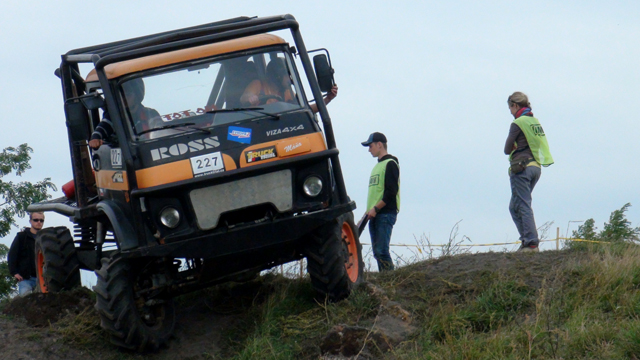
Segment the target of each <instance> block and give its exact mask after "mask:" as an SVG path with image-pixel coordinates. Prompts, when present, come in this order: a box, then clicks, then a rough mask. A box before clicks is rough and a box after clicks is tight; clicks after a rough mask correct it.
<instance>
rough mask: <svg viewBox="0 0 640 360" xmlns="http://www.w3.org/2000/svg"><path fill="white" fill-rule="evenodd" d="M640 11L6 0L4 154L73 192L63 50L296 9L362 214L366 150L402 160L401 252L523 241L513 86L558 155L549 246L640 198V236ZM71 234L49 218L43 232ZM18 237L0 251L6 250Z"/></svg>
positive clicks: (545, 213) (539, 190) (600, 4)
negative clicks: (323, 78) (513, 197)
mask: <svg viewBox="0 0 640 360" xmlns="http://www.w3.org/2000/svg"><path fill="white" fill-rule="evenodd" d="M230 4H232V5H230ZM639 10H640V3H639V2H633V1H609V2H604V1H584V0H582V1H528V2H520V1H482V2H480V1H467V2H464V1H424V0H423V1H394V2H387V1H385V2H382V1H313V2H310V1H278V2H274V1H233V2H230V1H188V0H183V1H136V2H132V1H105V2H86V1H63V2H50V1H30V2H17V1H3V2H2V3H1V4H0V14H1V15H0V18H1V20H2V21H0V33H1V34H2V36H1V37H0V49H1V51H2V55H0V77H1V79H2V82H3V85H4V86H3V90H2V93H1V94H2V96H0V111H1V114H2V120H1V121H2V128H1V130H0V148H4V147H7V146H17V145H19V144H22V143H28V144H29V145H30V146H31V147H33V149H34V153H33V158H32V161H31V164H32V167H33V168H32V169H31V170H29V171H28V172H27V173H26V174H25V175H24V176H23V178H22V179H17V180H29V181H37V180H41V179H42V178H44V177H51V179H52V181H53V182H54V183H56V184H57V185H58V186H61V185H62V184H64V183H65V182H67V181H68V180H70V179H72V173H71V167H70V160H69V150H68V145H67V135H66V128H65V119H64V112H63V106H62V95H61V88H60V82H59V80H58V79H57V78H56V77H55V76H54V75H53V71H54V69H55V68H56V67H57V66H59V64H60V55H61V54H63V53H65V52H67V51H69V50H71V49H75V48H79V47H84V46H90V45H95V44H100V43H105V42H110V41H116V40H121V39H127V38H131V37H136V36H142V35H147V34H150V33H157V32H162V31H167V30H172V29H177V28H182V27H187V26H193V25H198V24H203V23H208V22H213V21H217V20H223V19H227V18H231V17H236V16H241V15H247V16H268V15H278V14H285V13H290V14H293V15H294V16H295V17H296V18H297V20H298V22H299V23H300V29H301V31H302V35H303V38H304V39H305V42H306V45H307V48H309V49H313V48H320V47H325V48H327V49H329V51H330V53H331V59H332V62H333V66H334V68H335V71H336V73H335V79H336V82H337V83H338V85H339V87H340V90H339V96H338V98H336V99H335V100H334V101H333V102H332V103H331V104H330V106H329V112H330V114H331V117H332V120H333V126H334V130H335V133H336V138H337V143H338V148H339V149H340V156H341V162H342V166H343V172H344V176H345V181H346V184H347V191H348V193H349V195H350V196H351V198H352V199H354V200H356V202H357V204H358V209H356V218H359V217H360V215H361V214H363V213H364V211H365V209H364V206H365V204H366V192H367V184H368V178H369V173H370V171H371V168H372V167H373V166H374V164H375V160H374V159H373V158H371V156H370V155H369V154H368V152H367V149H366V148H364V147H362V146H361V145H360V142H362V141H364V140H365V139H366V138H367V136H368V135H369V133H371V132H373V131H381V132H383V133H385V134H386V135H387V138H388V139H389V152H390V153H391V154H393V155H395V156H397V157H398V158H399V160H400V169H401V180H402V185H401V190H402V209H401V212H400V214H399V216H398V222H397V224H396V226H395V228H394V231H393V236H392V243H396V244H401V243H409V244H415V242H414V240H413V239H414V235H415V236H418V237H419V236H420V235H421V234H426V235H428V236H429V237H430V239H431V241H432V242H433V243H436V244H439V243H444V242H445V241H446V240H447V239H448V237H449V232H450V230H451V228H452V226H453V225H454V224H455V223H456V222H458V221H459V220H463V221H462V222H461V223H460V234H461V235H462V234H464V235H466V236H468V237H469V238H470V239H471V240H472V241H473V243H478V244H480V243H495V242H505V241H517V239H518V233H517V231H516V228H515V226H514V224H513V222H512V220H511V217H510V215H509V211H508V203H509V199H510V189H509V179H508V176H507V168H508V162H507V156H505V155H504V154H503V147H504V141H505V139H506V136H507V133H508V129H509V125H510V123H511V121H512V120H513V118H512V116H511V115H510V113H509V111H508V108H507V104H506V99H507V97H508V95H510V94H511V93H512V92H514V91H523V92H525V93H526V94H528V95H529V97H530V101H531V103H532V106H533V112H534V114H535V115H536V117H537V118H538V119H539V120H540V122H541V123H542V125H543V127H544V129H545V133H546V134H547V137H548V140H549V144H550V148H551V152H552V154H553V157H554V159H555V161H556V164H555V165H552V166H551V167H549V168H544V169H543V170H542V177H541V179H540V181H539V183H538V185H537V187H536V189H535V191H534V193H533V199H534V201H533V208H534V211H535V217H536V222H537V224H538V225H541V224H542V223H544V222H546V221H554V222H555V225H554V231H553V237H555V226H559V227H560V228H561V233H562V234H565V232H566V231H567V225H568V222H569V221H572V220H586V219H588V218H591V217H592V218H594V219H595V220H596V224H597V225H598V226H599V227H600V228H602V225H603V223H604V222H605V221H607V220H608V217H609V214H610V213H611V212H612V211H613V210H615V209H618V208H620V207H621V206H622V205H624V204H625V203H627V202H630V203H631V204H632V205H633V206H632V207H631V209H630V211H629V212H628V218H629V220H631V221H632V223H633V225H635V226H637V225H639V224H640V196H639V192H638V184H639V175H640V172H639V170H638V167H637V164H638V156H639V155H640V141H638V135H639V134H640V125H639V124H638V123H639V122H638V120H637V119H635V117H636V116H637V115H635V114H633V109H634V107H635V106H636V105H637V103H638V99H640V87H639V86H638V79H639V74H640V70H639V66H638V64H637V62H638V59H639V58H640V42H639V41H638V39H639V38H640V23H639V22H638V21H637V17H638V14H639ZM83 75H84V74H83ZM4 180H8V179H6V178H5V179H3V181H4ZM13 180H14V181H15V179H13ZM54 195H55V196H56V197H57V196H60V192H58V193H56V194H54ZM18 223H19V224H20V225H21V226H25V225H27V224H28V222H27V220H26V219H21V220H19V221H18ZM69 224H70V223H69V222H68V221H67V220H66V219H65V218H63V217H61V216H52V215H50V216H49V217H48V218H47V222H46V223H45V226H55V225H67V226H68V225H69ZM576 228H577V225H576V224H572V226H571V229H570V230H575V229H576ZM17 230H18V229H16V230H15V231H14V232H13V233H12V234H10V235H9V236H7V237H6V238H4V239H2V240H0V242H2V243H5V244H7V245H8V244H10V242H11V240H12V239H13V237H14V236H15V233H16V232H17ZM362 241H363V242H369V236H368V234H367V235H365V236H363V238H362ZM545 248H546V249H549V248H552V245H551V244H549V243H547V244H544V245H543V246H542V249H545Z"/></svg>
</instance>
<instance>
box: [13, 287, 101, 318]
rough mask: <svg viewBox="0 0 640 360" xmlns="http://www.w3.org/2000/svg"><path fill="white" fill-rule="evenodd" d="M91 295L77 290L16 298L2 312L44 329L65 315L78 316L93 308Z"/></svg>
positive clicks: (89, 292) (80, 289)
mask: <svg viewBox="0 0 640 360" xmlns="http://www.w3.org/2000/svg"><path fill="white" fill-rule="evenodd" d="M92 296H93V294H92V292H91V291H89V289H87V288H79V289H77V290H73V291H70V292H62V293H55V294H53V293H47V294H42V293H33V294H29V295H27V296H25V297H16V298H15V299H14V300H13V301H11V302H9V304H7V306H6V307H5V308H4V310H3V311H2V312H3V313H4V314H5V315H8V316H13V317H22V318H24V319H25V320H26V321H27V324H29V325H30V326H34V327H45V326H49V325H50V324H53V323H55V322H56V321H58V320H60V319H61V318H62V317H64V316H65V315H67V314H75V315H77V314H80V313H81V312H82V311H83V310H85V309H86V308H87V307H91V306H93V304H94V303H95V301H94V300H93V298H92Z"/></svg>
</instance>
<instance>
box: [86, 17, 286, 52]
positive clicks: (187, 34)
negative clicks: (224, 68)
mask: <svg viewBox="0 0 640 360" xmlns="http://www.w3.org/2000/svg"><path fill="white" fill-rule="evenodd" d="M282 20H286V18H285V17H284V16H272V17H266V18H260V19H251V20H246V21H244V22H242V23H232V24H226V25H216V26H212V27H205V28H197V29H185V30H176V31H173V32H170V33H167V34H160V35H157V36H153V37H150V38H147V39H141V40H138V41H132V42H129V43H127V44H122V45H119V46H115V47H112V48H109V49H104V50H103V51H99V52H97V54H98V55H100V56H101V57H104V56H107V55H111V54H115V53H118V52H125V51H130V50H136V49H143V48H145V47H150V46H155V45H160V44H169V43H172V42H176V41H182V40H187V39H197V38H200V37H203V36H207V35H214V34H219V33H222V32H225V31H230V30H236V29H243V28H250V27H254V26H259V25H264V24H273V23H278V22H280V21H282Z"/></svg>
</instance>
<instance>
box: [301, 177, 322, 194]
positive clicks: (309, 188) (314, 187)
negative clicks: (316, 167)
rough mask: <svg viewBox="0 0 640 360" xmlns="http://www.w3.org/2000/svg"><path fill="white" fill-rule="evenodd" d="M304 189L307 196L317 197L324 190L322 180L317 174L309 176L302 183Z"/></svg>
mask: <svg viewBox="0 0 640 360" xmlns="http://www.w3.org/2000/svg"><path fill="white" fill-rule="evenodd" d="M302 190H304V193H305V194H307V196H311V197H315V196H318V194H320V192H321V191H322V180H321V179H320V178H319V177H317V176H309V177H308V178H307V179H306V180H305V181H304V184H303V185H302Z"/></svg>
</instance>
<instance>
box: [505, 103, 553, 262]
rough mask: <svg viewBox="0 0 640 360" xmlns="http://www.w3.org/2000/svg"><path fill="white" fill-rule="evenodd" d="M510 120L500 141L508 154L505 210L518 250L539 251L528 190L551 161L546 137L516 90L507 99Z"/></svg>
mask: <svg viewBox="0 0 640 360" xmlns="http://www.w3.org/2000/svg"><path fill="white" fill-rule="evenodd" d="M507 104H508V105H509V111H511V115H513V117H514V119H515V120H514V121H513V122H512V123H511V127H510V128H509V136H507V141H506V142H505V144H504V153H505V154H506V155H509V162H510V165H511V166H510V167H509V179H510V182H511V201H510V203H509V212H510V213H511V217H512V218H513V222H514V223H515V224H516V228H518V233H519V234H520V241H521V245H520V248H519V249H518V251H539V249H538V245H539V243H540V239H539V238H538V231H537V230H536V222H535V219H534V217H533V209H532V208H531V193H532V192H533V188H534V187H535V186H536V183H537V182H538V180H539V179H540V173H541V169H540V167H541V166H545V167H546V166H549V165H551V164H553V158H552V157H551V153H550V152H549V144H548V143H547V136H546V135H545V133H544V130H543V129H542V125H540V122H539V121H538V119H536V118H535V117H534V116H533V112H532V111H531V104H530V103H529V98H528V97H527V95H525V94H524V93H522V92H519V91H516V92H514V93H513V94H511V96H509V98H508V99H507Z"/></svg>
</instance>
